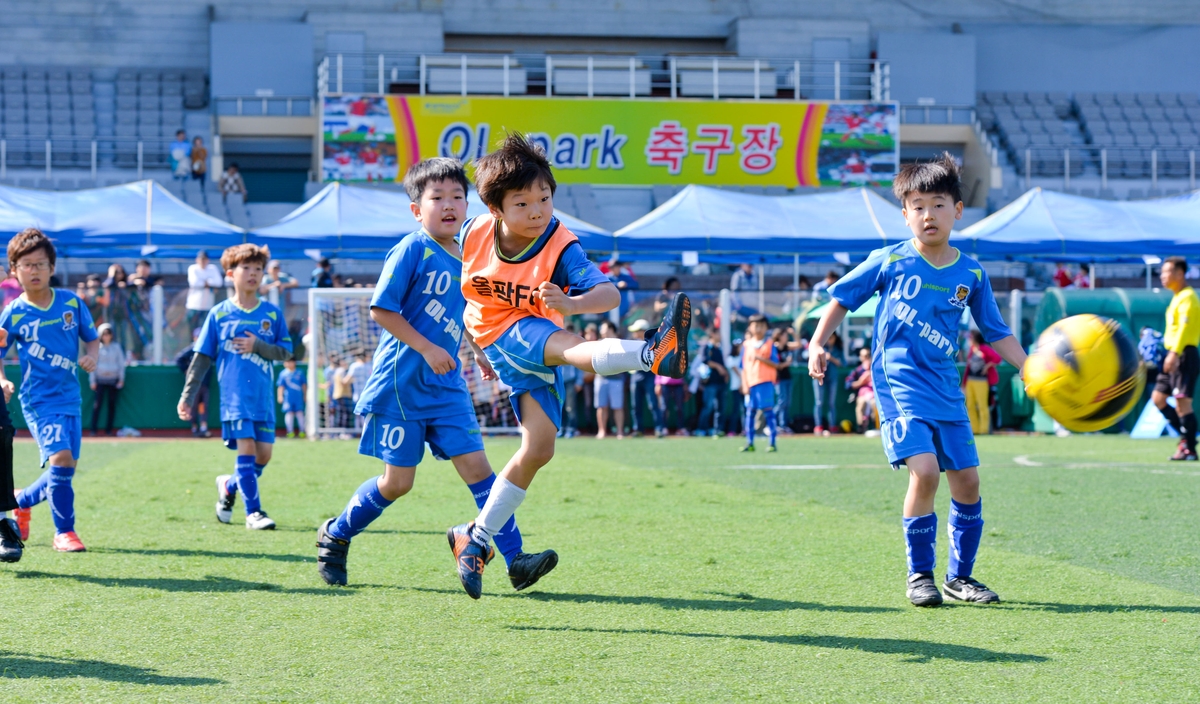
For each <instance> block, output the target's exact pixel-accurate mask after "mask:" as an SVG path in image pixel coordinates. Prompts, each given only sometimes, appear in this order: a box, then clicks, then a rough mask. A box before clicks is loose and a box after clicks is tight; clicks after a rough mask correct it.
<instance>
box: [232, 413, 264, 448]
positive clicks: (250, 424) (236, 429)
mask: <svg viewBox="0 0 1200 704" xmlns="http://www.w3.org/2000/svg"><path fill="white" fill-rule="evenodd" d="M242 438H250V439H252V440H254V441H255V442H265V443H267V444H270V445H274V444H275V420H274V419H272V420H249V419H242V418H239V419H238V420H225V421H221V439H222V440H224V441H225V447H228V448H229V449H230V450H236V449H237V441H238V440H240V439H242Z"/></svg>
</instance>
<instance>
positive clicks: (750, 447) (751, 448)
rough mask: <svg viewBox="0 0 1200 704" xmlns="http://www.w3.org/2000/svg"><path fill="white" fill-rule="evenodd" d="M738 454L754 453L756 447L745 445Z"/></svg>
mask: <svg viewBox="0 0 1200 704" xmlns="http://www.w3.org/2000/svg"><path fill="white" fill-rule="evenodd" d="M738 452H754V446H753V445H743V446H742V449H740V450H738Z"/></svg>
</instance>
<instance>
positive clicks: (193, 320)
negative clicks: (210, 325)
mask: <svg viewBox="0 0 1200 704" xmlns="http://www.w3.org/2000/svg"><path fill="white" fill-rule="evenodd" d="M187 275H188V294H187V304H186V306H185V307H186V308H187V321H188V327H189V328H198V327H200V326H201V325H203V324H204V318H205V317H206V316H207V315H208V311H209V309H211V308H212V307H213V304H214V300H213V291H214V290H216V289H219V288H221V287H222V286H224V285H225V274H224V273H223V272H222V271H221V268H220V267H218V266H217V265H216V264H213V263H212V262H210V261H209V259H208V252H205V251H204V250H203V249H202V250H200V251H199V252H197V253H196V263H195V264H192V265H191V266H189V267H188V271H187Z"/></svg>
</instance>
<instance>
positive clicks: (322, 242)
mask: <svg viewBox="0 0 1200 704" xmlns="http://www.w3.org/2000/svg"><path fill="white" fill-rule="evenodd" d="M411 202H412V201H411V200H409V197H408V195H407V194H405V193H404V192H402V191H395V190H389V189H382V188H363V187H359V186H347V185H344V184H341V183H331V184H329V185H328V186H326V187H325V188H323V189H321V191H320V192H319V193H317V194H316V195H315V196H313V197H312V198H311V199H309V201H308V202H307V203H305V204H304V205H301V206H300V207H299V208H297V209H295V210H293V211H292V212H291V213H289V214H288V215H287V216H285V217H284V218H283V219H282V220H280V221H279V222H277V223H275V224H274V225H269V226H267V227H260V228H257V229H255V230H252V231H251V233H250V241H251V242H255V243H257V244H265V245H268V246H270V247H271V250H272V253H273V254H274V255H275V256H277V257H284V258H286V257H296V258H300V257H305V256H307V254H306V253H315V252H318V251H319V252H320V253H321V254H322V255H324V256H338V255H339V254H340V255H342V256H349V255H353V256H354V257H356V258H369V257H371V256H372V255H375V256H382V255H383V254H385V253H386V252H387V251H388V250H389V249H391V248H392V246H393V245H395V244H396V242H397V241H399V239H400V238H401V237H403V236H404V235H407V234H408V233H410V232H413V231H415V230H417V229H418V228H419V227H420V225H419V224H418V223H417V221H416V219H414V218H413V216H412V211H411V210H410V209H409V205H410V204H411ZM486 213H487V206H485V205H484V204H483V201H481V200H479V195H478V194H476V193H475V192H474V191H471V192H470V193H469V194H468V196H467V217H474V216H476V215H484V214H486ZM555 215H556V216H557V217H558V218H559V220H561V221H562V223H563V224H564V225H566V226H567V227H568V228H569V229H570V230H571V231H572V232H574V233H575V234H576V235H577V236H578V237H579V241H580V243H581V244H582V245H583V247H584V249H587V250H590V251H602V252H608V251H612V233H610V232H609V231H608V230H605V229H603V228H601V227H597V226H595V225H592V224H590V223H587V222H584V221H582V220H579V219H577V218H573V217H571V216H570V215H567V214H565V213H561V212H558V211H555Z"/></svg>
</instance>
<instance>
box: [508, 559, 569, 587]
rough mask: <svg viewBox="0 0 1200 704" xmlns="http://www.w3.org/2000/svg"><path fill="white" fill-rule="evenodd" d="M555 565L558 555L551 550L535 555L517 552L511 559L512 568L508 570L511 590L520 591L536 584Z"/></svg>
mask: <svg viewBox="0 0 1200 704" xmlns="http://www.w3.org/2000/svg"><path fill="white" fill-rule="evenodd" d="M557 565H558V553H556V552H554V551H553V550H546V551H544V552H539V553H536V554H532V553H527V552H519V553H517V556H516V557H515V558H513V563H512V566H511V567H509V568H508V579H509V581H511V582H512V585H513V589H516V590H517V591H521V590H522V589H528V588H529V587H532V586H533V585H534V584H537V581H538V580H539V579H541V578H542V577H545V576H546V575H547V574H549V572H550V570H552V569H554V568H555V567H556V566H557Z"/></svg>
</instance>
